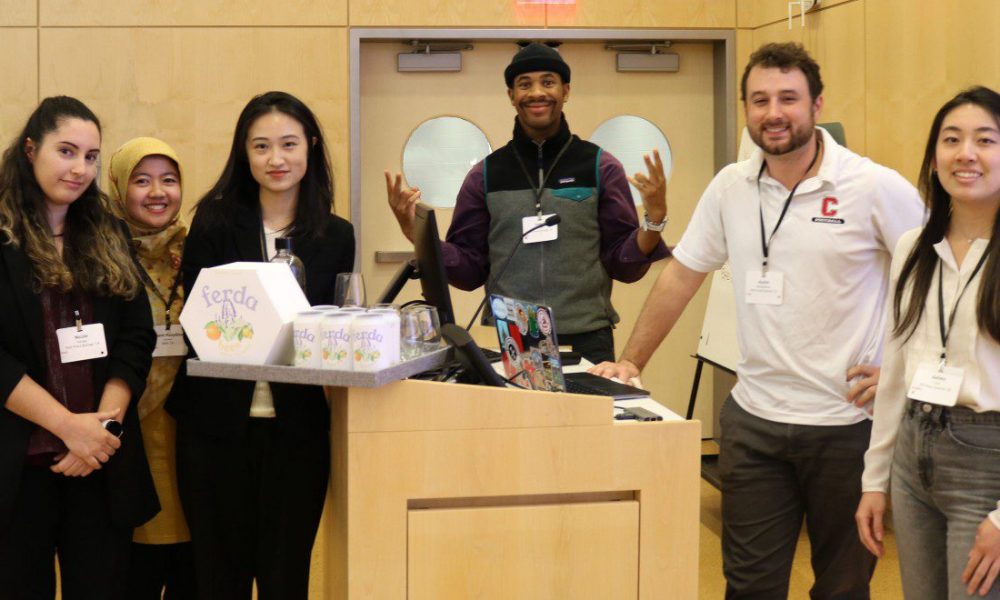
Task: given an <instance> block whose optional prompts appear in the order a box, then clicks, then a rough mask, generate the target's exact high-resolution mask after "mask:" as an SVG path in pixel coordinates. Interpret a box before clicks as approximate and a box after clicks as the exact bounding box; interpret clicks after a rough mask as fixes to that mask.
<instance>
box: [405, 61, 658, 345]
mask: <svg viewBox="0 0 1000 600" xmlns="http://www.w3.org/2000/svg"><path fill="white" fill-rule="evenodd" d="M504 81H505V82H506V84H507V95H508V97H509V98H510V102H511V105H512V106H513V107H514V109H515V111H516V112H517V117H516V119H515V124H514V137H513V139H512V140H511V141H510V142H508V143H507V145H506V146H504V147H502V148H500V149H498V150H496V151H495V152H493V153H492V154H490V155H489V156H487V157H486V158H485V159H484V160H483V161H482V162H480V163H479V164H477V165H476V166H474V167H473V168H472V170H471V171H470V172H469V174H468V175H467V176H466V178H465V181H464V183H463V184H462V188H461V190H460V191H459V194H458V199H457V201H456V204H455V213H454V216H453V218H452V222H451V227H449V229H448V234H447V236H446V240H445V242H444V243H443V244H442V253H443V255H444V262H445V268H446V270H447V273H448V279H449V281H450V283H451V284H452V285H454V286H455V287H458V288H460V289H463V290H474V289H476V288H477V287H479V286H481V285H484V284H485V285H486V290H485V291H486V293H487V294H490V293H494V294H500V295H503V296H508V297H512V298H517V299H520V300H525V301H529V302H534V303H537V304H542V305H547V306H551V307H552V309H553V312H554V315H555V317H556V319H557V320H556V323H557V324H558V334H559V341H560V343H563V344H570V345H572V347H573V350H574V351H576V352H579V353H580V354H581V355H582V356H583V357H584V358H586V359H588V360H590V361H592V362H594V363H598V362H601V361H604V360H613V357H614V338H613V336H612V332H611V330H612V328H613V327H614V325H615V323H617V322H618V321H619V317H618V314H617V313H616V312H615V310H614V308H613V307H612V306H611V280H612V279H616V280H618V281H622V282H624V283H631V282H634V281H637V280H639V279H640V278H642V276H643V275H645V274H646V271H648V270H649V265H650V264H651V263H652V262H654V261H657V260H660V259H662V258H665V257H666V256H667V255H668V251H667V248H666V246H665V245H664V244H663V241H662V240H661V239H660V232H661V231H663V228H664V227H665V226H666V223H667V202H666V178H665V177H664V173H663V163H662V162H661V160H660V157H659V154H658V153H656V152H654V153H653V157H652V158H650V157H646V166H647V168H648V170H649V173H648V175H645V174H642V173H637V174H636V175H635V177H634V178H630V177H628V176H626V174H625V171H624V169H623V168H622V165H621V163H620V162H619V161H618V160H617V159H615V158H614V157H613V156H611V155H610V154H608V153H607V152H604V151H602V150H601V148H600V147H598V146H596V145H594V144H591V143H590V142H587V141H584V140H581V139H580V138H578V137H577V136H575V135H572V134H571V133H570V131H569V126H568V125H567V123H566V118H565V117H564V116H563V105H564V104H565V103H566V101H567V100H568V99H569V92H570V85H569V82H570V68H569V65H568V64H567V63H566V61H564V60H563V58H562V56H561V55H560V54H559V52H558V51H556V50H555V49H554V48H552V47H549V46H547V45H545V44H539V43H531V44H528V45H527V46H525V47H524V48H522V49H521V50H520V51H519V52H518V53H517V54H515V55H514V58H513V60H512V61H511V63H510V65H508V66H507V68H506V69H505V70H504ZM385 177H386V189H387V193H388V196H389V204H390V206H391V207H392V211H393V214H395V216H396V219H397V220H398V221H399V224H400V227H401V228H402V230H403V233H404V234H405V235H406V236H407V238H410V239H411V241H412V225H413V215H414V210H415V207H416V203H417V202H418V201H419V200H420V192H419V190H411V189H406V188H403V187H402V183H401V177H400V175H398V174H397V175H396V176H395V178H393V177H392V176H391V175H390V174H389V172H388V171H387V172H386V173H385ZM629 181H631V182H632V184H633V185H635V186H636V188H637V189H638V190H639V192H640V193H641V195H642V202H643V208H644V209H645V218H644V223H643V226H642V227H640V226H639V220H638V215H637V213H636V210H635V205H634V204H633V202H632V196H631V193H630V191H629V187H628V183H629ZM551 215H559V217H560V221H559V223H558V225H553V226H549V227H545V228H543V229H541V230H538V231H536V232H534V233H533V234H531V235H528V236H526V237H525V239H524V241H523V243H522V244H521V245H520V247H518V242H519V241H520V240H521V238H522V235H523V234H524V233H525V232H526V231H527V230H528V229H531V228H532V227H534V226H535V225H538V224H540V223H542V222H544V220H545V218H546V217H549V216H551ZM515 250H516V251H515ZM508 261H509V262H508ZM505 263H506V268H505V270H504V271H503V273H493V272H492V271H491V266H493V265H504V264H505ZM496 268H497V269H499V268H500V267H499V266H498V267H496Z"/></svg>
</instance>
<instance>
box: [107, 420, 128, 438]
mask: <svg viewBox="0 0 1000 600" xmlns="http://www.w3.org/2000/svg"><path fill="white" fill-rule="evenodd" d="M101 425H102V426H104V429H106V430H107V432H108V433H110V434H111V435H113V436H115V437H116V438H118V439H121V437H122V435H124V434H125V428H124V427H122V423H121V421H116V420H114V419H108V420H106V421H101Z"/></svg>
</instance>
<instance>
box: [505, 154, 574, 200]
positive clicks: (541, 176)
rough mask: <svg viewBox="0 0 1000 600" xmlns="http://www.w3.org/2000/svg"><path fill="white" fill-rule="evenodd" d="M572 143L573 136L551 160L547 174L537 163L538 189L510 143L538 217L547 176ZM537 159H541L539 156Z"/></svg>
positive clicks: (522, 160) (519, 155)
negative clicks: (531, 192) (533, 193)
mask: <svg viewBox="0 0 1000 600" xmlns="http://www.w3.org/2000/svg"><path fill="white" fill-rule="evenodd" d="M572 143H573V136H570V137H569V139H568V140H566V143H565V144H563V147H562V149H560V150H559V153H558V154H556V158H555V160H553V161H552V164H551V165H550V166H549V172H548V173H545V172H544V170H543V167H542V164H541V161H539V163H538V187H535V183H534V181H533V180H532V179H531V174H530V173H528V167H526V166H525V164H524V159H523V158H521V153H520V152H518V151H517V146H515V145H514V143H513V142H511V145H510V147H511V149H512V150H514V157H515V158H517V164H518V165H520V166H521V171H522V172H523V173H524V178H525V179H527V180H528V185H529V186H531V191H533V192H535V212H536V213H538V216H542V194H544V193H545V182H546V181H548V180H549V175H551V174H552V171H554V170H555V169H556V164H557V163H558V162H559V159H560V158H562V157H563V154H565V153H566V150H568V149H569V145H570V144H572ZM538 153H539V155H541V153H542V147H541V146H539V147H538ZM539 158H541V157H540V156H539Z"/></svg>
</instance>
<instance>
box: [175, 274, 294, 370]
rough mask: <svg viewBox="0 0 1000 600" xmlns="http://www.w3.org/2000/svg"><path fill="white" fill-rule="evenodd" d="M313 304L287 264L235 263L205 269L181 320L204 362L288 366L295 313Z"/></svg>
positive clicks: (182, 313) (290, 357)
mask: <svg viewBox="0 0 1000 600" xmlns="http://www.w3.org/2000/svg"><path fill="white" fill-rule="evenodd" d="M308 308H309V301H308V300H307V299H306V296H305V294H304V293H303V292H302V290H301V289H300V288H299V285H298V283H296V281H295V276H294V275H292V271H291V269H289V268H288V265H282V264H272V263H256V262H235V263H229V264H227V265H220V266H218V267H212V268H209V269H202V270H201V273H199V274H198V279H197V280H196V281H195V283H194V288H193V289H192V290H191V292H190V294H189V295H188V297H187V299H186V301H185V304H184V310H183V311H181V317H180V321H181V325H182V326H183V327H184V332H185V333H186V334H187V337H188V340H190V342H191V345H192V346H194V350H195V352H197V353H198V358H200V359H201V360H205V361H213V362H227V363H243V364H253V365H265V364H267V365H288V364H291V362H292V357H293V352H294V349H293V347H292V325H293V320H294V319H295V314H296V313H298V312H299V311H303V310H307V309H308Z"/></svg>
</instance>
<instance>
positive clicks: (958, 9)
mask: <svg viewBox="0 0 1000 600" xmlns="http://www.w3.org/2000/svg"><path fill="white" fill-rule="evenodd" d="M786 18H787V4H786V3H785V2H784V0H738V1H737V19H738V23H739V27H740V28H743V29H742V30H745V31H751V32H752V35H753V46H754V47H757V46H759V45H760V44H763V43H765V42H770V41H784V40H795V41H800V42H802V43H803V44H804V45H805V46H806V48H807V49H808V50H809V51H810V52H812V53H813V56H815V57H816V59H817V60H818V61H819V63H820V67H821V69H822V71H821V72H822V75H823V80H824V83H825V84H826V91H825V94H824V95H825V108H824V114H823V117H822V118H823V120H824V121H841V122H843V123H844V127H845V130H846V133H847V143H848V145H849V146H850V147H851V148H852V149H853V150H855V151H857V152H859V153H861V154H865V155H867V156H869V157H871V158H872V160H874V161H876V162H879V163H881V164H884V165H886V166H889V167H892V168H893V169H896V170H897V171H899V172H900V173H902V174H903V175H904V176H905V177H906V178H907V179H909V180H910V181H911V182H914V183H915V182H916V177H917V172H918V170H919V167H920V160H921V158H922V153H923V148H924V145H925V144H926V142H927V135H928V130H929V127H930V123H931V120H932V119H933V117H934V113H935V112H937V110H938V108H940V106H941V105H942V104H944V102H946V101H947V100H948V99H949V98H951V97H952V96H954V95H955V94H956V93H957V92H958V91H959V90H961V89H963V88H965V87H968V86H970V85H976V84H980V85H985V86H988V87H991V88H993V89H996V90H1000V38H998V37H997V36H996V32H995V30H996V25H997V23H1000V2H996V0H968V1H966V2H943V1H939V0H921V1H920V2H913V1H912V0H823V1H822V3H821V5H820V9H819V10H817V11H814V12H810V13H807V14H806V27H805V28H802V27H801V25H800V24H799V20H798V19H797V18H796V19H795V20H794V22H793V24H792V30H791V31H789V29H788V24H787V20H786ZM740 70H741V72H742V67H741V68H740ZM740 111H742V109H740Z"/></svg>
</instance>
